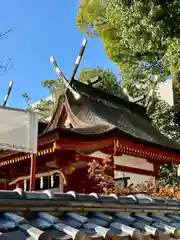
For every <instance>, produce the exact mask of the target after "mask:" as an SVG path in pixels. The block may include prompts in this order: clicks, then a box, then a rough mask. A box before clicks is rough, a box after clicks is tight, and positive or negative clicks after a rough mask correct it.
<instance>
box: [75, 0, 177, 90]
mask: <svg viewBox="0 0 180 240" xmlns="http://www.w3.org/2000/svg"><path fill="white" fill-rule="evenodd" d="M179 8H180V2H179V1H178V0H166V1H157V0H150V1H144V0H104V1H101V0H91V1H90V0H82V1H81V3H80V4H79V12H78V14H77V26H78V27H79V28H80V29H81V30H82V31H83V32H85V33H87V34H88V35H89V36H99V37H100V38H101V39H102V41H103V44H104V48H105V51H106V53H107V55H108V57H109V58H110V59H111V60H113V62H115V63H117V64H118V65H119V66H120V69H121V72H122V73H123V72H124V70H127V69H128V68H131V67H132V66H136V67H139V64H141V63H142V62H143V63H145V64H146V66H148V67H150V69H151V73H152V74H159V73H160V72H161V74H163V75H164V76H167V75H171V76H172V77H173V86H174V89H175V88H176V89H179V83H180V74H179V70H180V58H179V57H180V50H179V49H180V25H179V20H180V11H179ZM125 72H126V71H125Z"/></svg>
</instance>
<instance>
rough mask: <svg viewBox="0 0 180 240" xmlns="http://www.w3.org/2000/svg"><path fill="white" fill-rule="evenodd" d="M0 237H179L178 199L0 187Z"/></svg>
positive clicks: (43, 239) (75, 239)
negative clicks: (29, 190)
mask: <svg viewBox="0 0 180 240" xmlns="http://www.w3.org/2000/svg"><path fill="white" fill-rule="evenodd" d="M0 212H1V214H0V240H1V239H14V240H15V239H17V240H21V239H28V240H30V239H31V240H33V239H35V240H38V239H40V240H46V239H47V240H48V239H63V240H66V239H73V240H90V239H94V240H101V239H102V240H103V239H107V240H108V239H110V240H118V239H119V240H121V239H123V240H128V239H134V240H140V239H142V240H150V239H162V240H166V239H180V200H178V199H165V198H152V197H147V196H144V195H137V196H120V197H118V196H117V195H108V196H105V195H104V196H103V195H97V194H95V193H94V194H93V193H92V194H89V195H86V194H76V193H75V192H68V193H52V192H50V191H44V192H24V191H23V190H21V189H16V190H15V191H0Z"/></svg>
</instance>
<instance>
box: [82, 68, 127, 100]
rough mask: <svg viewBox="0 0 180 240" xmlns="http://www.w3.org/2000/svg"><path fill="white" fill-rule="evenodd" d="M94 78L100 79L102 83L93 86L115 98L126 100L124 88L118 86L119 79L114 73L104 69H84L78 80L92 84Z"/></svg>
mask: <svg viewBox="0 0 180 240" xmlns="http://www.w3.org/2000/svg"><path fill="white" fill-rule="evenodd" d="M94 77H99V78H100V81H98V82H97V83H95V84H93V85H92V86H93V87H95V88H98V89H100V90H102V91H105V92H107V93H110V94H112V95H115V96H120V97H123V98H125V95H124V93H123V91H122V87H121V85H120V84H118V79H117V77H116V76H115V75H114V73H113V72H112V71H110V70H109V69H104V68H100V67H97V68H87V69H82V70H81V71H80V73H79V75H78V80H79V81H80V82H84V83H87V84H91V83H92V80H93V78H94Z"/></svg>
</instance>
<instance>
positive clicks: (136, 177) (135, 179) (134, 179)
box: [114, 170, 155, 185]
mask: <svg viewBox="0 0 180 240" xmlns="http://www.w3.org/2000/svg"><path fill="white" fill-rule="evenodd" d="M114 177H115V179H117V178H122V177H130V179H129V180H128V185H129V184H134V185H136V184H139V183H142V182H144V181H148V180H149V179H152V177H150V176H147V175H142V174H136V173H128V172H121V171H116V170H115V171H114ZM153 179H154V180H155V178H154V177H153Z"/></svg>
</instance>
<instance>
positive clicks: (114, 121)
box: [48, 80, 180, 150]
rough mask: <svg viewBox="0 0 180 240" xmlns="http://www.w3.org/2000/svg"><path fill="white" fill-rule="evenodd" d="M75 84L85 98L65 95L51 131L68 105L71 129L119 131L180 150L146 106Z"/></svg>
mask: <svg viewBox="0 0 180 240" xmlns="http://www.w3.org/2000/svg"><path fill="white" fill-rule="evenodd" d="M72 86H73V88H74V89H75V90H76V91H77V92H78V93H79V94H80V95H81V98H80V99H79V100H75V98H74V97H73V96H72V94H71V93H70V92H68V93H67V94H66V96H61V97H60V101H59V104H58V107H57V110H56V112H55V114H54V117H53V118H52V122H51V124H50V125H49V128H48V130H51V129H53V128H54V127H55V126H56V127H57V125H56V124H57V119H58V118H59V116H60V113H61V112H62V108H63V106H64V107H65V109H66V112H67V114H68V117H69V119H70V121H71V124H72V126H73V128H71V129H68V131H72V132H76V133H79V134H82V135H99V134H102V133H107V132H110V131H112V130H117V131H119V133H123V134H125V135H127V136H129V137H132V138H133V139H134V141H136V140H141V141H143V142H145V143H147V144H148V143H150V144H153V145H155V147H156V148H157V146H162V147H165V148H170V149H173V150H180V145H179V144H177V143H175V142H174V141H172V140H171V139H169V138H167V137H166V136H164V135H163V134H161V133H160V132H159V131H158V130H157V129H156V128H155V127H154V126H153V125H152V123H151V121H150V119H149V117H148V116H147V114H146V109H145V108H144V107H142V106H140V105H137V104H135V103H131V102H129V101H127V100H125V99H121V98H119V97H114V96H112V95H110V94H107V93H105V92H102V91H100V90H98V89H95V88H93V87H91V86H89V85H86V84H83V83H80V82H78V81H75V80H74V81H73V82H72ZM62 99H63V100H62Z"/></svg>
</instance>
